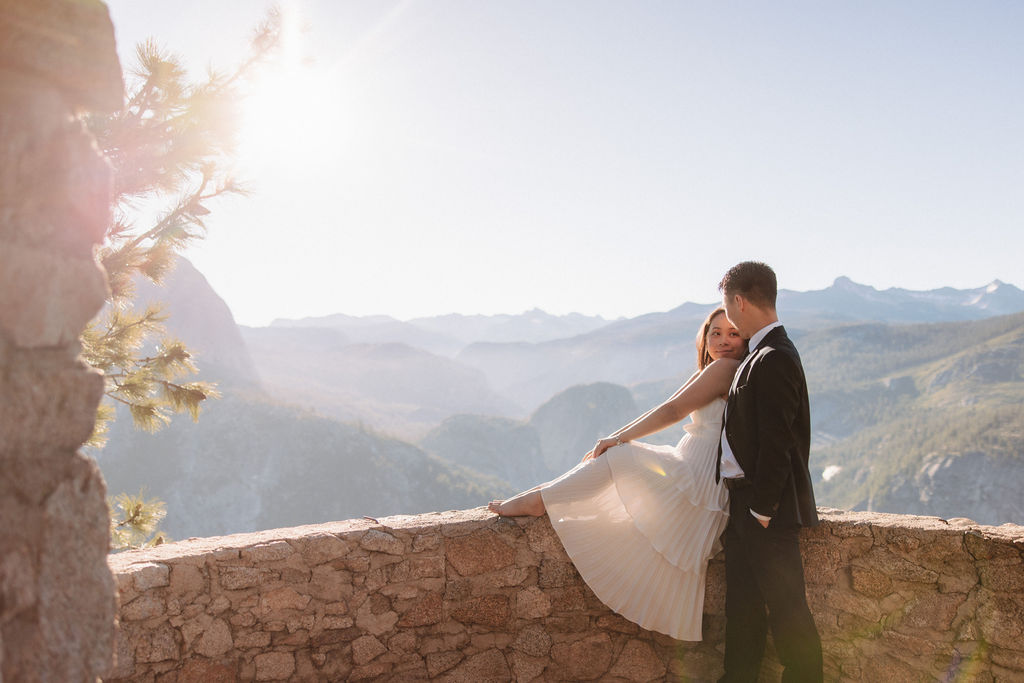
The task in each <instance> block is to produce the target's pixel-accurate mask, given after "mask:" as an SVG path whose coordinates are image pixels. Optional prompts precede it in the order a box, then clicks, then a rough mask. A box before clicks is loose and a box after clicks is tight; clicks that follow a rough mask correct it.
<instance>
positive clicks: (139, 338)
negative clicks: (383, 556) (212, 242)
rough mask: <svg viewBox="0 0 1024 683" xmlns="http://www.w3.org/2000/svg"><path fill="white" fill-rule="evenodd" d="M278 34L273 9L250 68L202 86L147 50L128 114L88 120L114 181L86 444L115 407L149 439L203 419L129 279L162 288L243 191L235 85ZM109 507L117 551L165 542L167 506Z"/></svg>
mask: <svg viewBox="0 0 1024 683" xmlns="http://www.w3.org/2000/svg"><path fill="white" fill-rule="evenodd" d="M280 34H281V17H280V14H279V12H277V11H276V10H271V12H269V13H268V15H267V18H266V20H265V21H264V22H263V23H262V24H260V26H258V27H257V29H256V30H255V32H254V35H253V38H252V41H251V50H250V54H249V55H248V57H247V58H246V59H245V61H243V62H242V63H241V64H240V65H239V66H238V67H237V68H235V69H234V70H233V71H230V72H216V71H212V70H211V71H209V72H208V73H207V74H206V77H205V78H204V79H202V80H200V81H197V82H193V81H191V80H190V79H189V75H188V73H187V72H186V70H185V69H184V68H183V66H182V64H181V62H180V60H179V59H177V58H176V57H175V56H174V55H172V54H170V53H169V52H167V51H166V50H164V49H162V48H160V47H158V46H157V45H156V44H155V43H154V42H153V41H151V40H150V41H146V42H144V43H141V44H140V45H139V46H138V47H137V50H136V65H135V66H134V67H133V68H132V69H130V70H129V71H128V72H126V73H125V88H126V101H125V106H124V108H123V109H122V110H121V111H120V112H117V113H115V114H112V115H110V116H102V117H101V116H89V117H86V125H87V126H88V127H89V129H90V131H91V132H92V133H93V135H94V136H95V137H96V140H97V143H98V144H99V146H100V148H101V150H102V151H103V153H104V154H105V155H106V157H107V159H108V160H109V161H110V163H111V165H112V167H113V178H114V196H113V207H112V221H111V224H110V226H109V228H108V230H107V233H106V236H105V239H104V242H103V244H102V245H101V246H100V248H99V250H98V254H97V255H98V258H99V261H100V263H101V264H102V265H103V267H104V268H105V269H106V272H107V276H108V278H109V282H110V297H109V299H108V301H107V305H106V306H105V308H104V310H103V311H102V312H101V313H100V315H99V316H98V317H97V318H96V319H94V320H93V321H92V322H91V323H90V324H89V325H88V327H87V328H86V329H85V331H84V332H83V334H82V337H81V345H82V358H83V360H85V361H86V362H87V363H89V364H90V365H92V366H93V367H95V368H97V369H99V370H102V371H103V373H104V375H105V377H106V389H105V394H106V399H105V400H104V401H103V402H101V404H100V406H99V409H98V410H97V415H96V426H95V429H94V431H93V434H92V436H91V437H90V439H89V441H88V442H87V444H86V445H88V446H92V447H96V448H100V447H102V446H103V445H104V443H105V442H106V438H107V433H108V430H109V425H110V423H111V422H112V420H113V419H114V418H115V415H116V405H117V404H122V405H124V406H127V408H128V410H129V412H130V414H131V416H132V421H133V422H134V424H135V426H136V427H137V428H139V429H144V430H146V431H150V432H153V431H157V430H159V429H160V428H162V427H164V426H165V425H167V424H169V422H170V421H171V418H172V415H174V414H177V413H188V414H189V415H190V416H191V417H192V419H193V420H198V419H199V414H200V410H201V407H202V404H203V402H204V401H206V400H207V399H211V398H216V397H217V396H218V393H217V391H216V388H215V385H214V384H212V383H210V382H201V381H187V380H186V378H187V377H188V376H190V375H193V374H195V373H196V372H197V367H196V364H195V361H194V358H193V354H192V353H191V352H190V351H189V349H188V348H187V347H186V345H185V344H184V343H182V342H181V341H180V340H177V339H173V338H169V337H167V336H166V333H165V329H164V326H163V323H164V322H165V321H166V319H167V316H166V314H165V313H164V312H163V311H162V308H161V306H159V305H150V306H147V307H146V308H145V309H143V310H137V309H136V307H135V305H134V299H135V294H136V292H135V286H134V282H135V281H136V280H137V279H138V278H143V279H145V280H148V281H150V282H152V283H154V284H157V285H160V284H162V283H163V282H164V279H165V278H166V276H167V275H168V273H169V272H170V271H171V270H172V269H173V266H174V263H175V260H176V258H177V256H178V254H179V253H180V252H181V251H182V250H183V249H184V248H185V247H187V246H188V245H189V244H190V243H192V242H193V241H195V240H197V239H202V238H203V237H204V236H205V234H206V224H205V220H206V217H207V216H208V215H209V214H210V209H209V208H208V206H209V204H210V202H212V201H213V200H216V199H219V198H222V197H226V196H230V195H244V194H245V193H246V191H245V188H244V187H243V186H242V185H241V184H240V183H239V182H237V180H236V179H235V178H234V176H233V174H232V166H233V152H234V149H235V135H234V132H235V129H236V128H237V121H238V113H239V112H238V111H237V104H238V102H239V100H240V97H239V88H240V86H241V85H242V84H243V83H244V82H245V81H246V79H247V78H248V77H250V76H251V72H252V71H253V70H254V68H255V67H257V66H258V65H259V64H260V63H261V62H263V61H264V60H265V59H267V58H268V57H269V56H270V55H271V54H273V53H274V51H275V50H276V49H277V46H278V45H279V44H280ZM110 507H111V510H112V515H113V517H114V520H113V522H112V541H113V545H114V547H115V548H122V547H125V545H126V544H127V545H135V544H136V543H137V542H139V541H140V539H149V540H148V541H146V542H152V539H153V538H157V537H159V535H158V534H157V535H154V534H155V529H156V524H157V523H158V522H159V521H160V519H162V518H163V516H164V514H165V512H164V504H163V503H162V502H160V501H158V500H151V501H146V500H145V499H144V498H143V495H142V492H140V494H139V495H138V496H134V497H133V496H128V495H127V494H121V495H119V496H117V497H116V498H114V499H113V500H111V501H110Z"/></svg>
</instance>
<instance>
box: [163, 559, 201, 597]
mask: <svg viewBox="0 0 1024 683" xmlns="http://www.w3.org/2000/svg"><path fill="white" fill-rule="evenodd" d="M170 573H171V576H170V587H171V593H173V594H174V595H180V596H183V597H186V596H192V595H198V594H199V593H202V592H205V591H206V590H207V586H206V576H205V575H204V574H203V571H202V570H201V569H200V568H199V567H195V566H193V565H190V564H175V565H172V566H171V570H170Z"/></svg>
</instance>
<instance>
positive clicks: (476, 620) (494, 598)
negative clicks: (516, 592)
mask: <svg viewBox="0 0 1024 683" xmlns="http://www.w3.org/2000/svg"><path fill="white" fill-rule="evenodd" d="M510 612H511V610H510V609H509V604H508V598H507V597H506V596H504V595H484V596H481V597H478V598H470V599H469V600H465V601H463V602H460V603H456V604H453V605H451V607H450V608H449V610H448V613H449V615H450V616H451V618H452V619H455V620H456V621H460V622H462V623H465V624H483V625H484V626H490V627H491V628H503V627H504V626H505V625H506V624H507V623H508V619H509V616H510Z"/></svg>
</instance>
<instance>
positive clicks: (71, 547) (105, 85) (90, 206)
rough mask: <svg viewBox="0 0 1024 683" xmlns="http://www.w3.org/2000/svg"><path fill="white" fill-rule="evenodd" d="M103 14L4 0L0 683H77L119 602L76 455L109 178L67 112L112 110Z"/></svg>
mask: <svg viewBox="0 0 1024 683" xmlns="http://www.w3.org/2000/svg"><path fill="white" fill-rule="evenodd" d="M121 93H122V83H121V70H120V65H119V64H118V60H117V54H116V52H115V49H114V33H113V27H112V26H111V23H110V17H109V15H108V14H107V8H106V6H105V5H103V4H102V3H100V2H96V1H95V0H32V1H31V2H26V1H25V0H0V397H2V398H0V401H2V404H0V680H4V681H18V682H22V681H61V682H63V681H87V680H95V679H96V677H97V675H98V674H99V673H101V672H102V671H103V670H105V669H106V668H107V667H108V666H109V661H110V656H111V652H112V649H113V638H114V618H115V615H116V602H115V594H114V581H113V578H112V576H111V574H110V570H109V568H108V567H107V564H106V556H107V552H108V548H109V526H108V525H109V518H108V513H107V507H106V502H105V500H104V499H105V487H104V484H103V479H102V477H101V476H100V473H99V470H98V469H97V467H96V464H95V463H94V462H93V461H91V460H89V459H88V458H85V457H83V456H82V455H80V454H79V453H78V452H77V449H78V447H79V446H80V445H81V444H82V442H84V441H85V439H86V438H88V436H89V434H90V432H91V431H92V425H93V421H94V419H95V414H96V406H97V404H98V403H99V400H100V395H101V393H102V391H103V379H102V377H100V376H99V375H98V374H96V373H93V372H90V371H89V370H87V369H86V368H85V367H84V366H83V365H82V364H81V363H79V361H78V360H77V356H78V353H79V347H78V336H79V334H80V333H81V331H82V329H83V328H84V327H85V324H86V322H87V321H88V320H89V319H90V318H92V317H93V316H94V315H95V314H96V313H97V312H98V311H99V310H100V307H101V306H102V305H103V301H104V299H105V296H106V291H107V285H106V279H105V276H104V274H103V271H102V270H101V268H100V267H99V265H98V264H97V262H96V260H95V259H94V257H93V246H94V245H95V244H96V243H97V242H100V241H101V240H102V239H103V235H104V233H105V231H106V228H107V226H108V224H109V219H110V199H111V195H110V170H109V167H108V166H107V164H106V163H105V162H104V160H103V159H102V158H101V157H100V154H99V152H98V151H97V149H96V147H95V145H94V142H93V140H92V138H91V137H90V136H89V135H88V133H87V132H86V131H85V130H84V128H83V125H82V123H81V121H80V120H79V119H78V118H77V115H78V114H79V113H80V112H82V111H86V110H91V111H98V112H108V111H112V110H115V109H118V108H120V107H121V96H122V94H121Z"/></svg>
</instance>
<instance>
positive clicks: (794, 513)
mask: <svg viewBox="0 0 1024 683" xmlns="http://www.w3.org/2000/svg"><path fill="white" fill-rule="evenodd" d="M750 353H751V357H750V358H749V359H748V360H747V362H745V363H744V364H743V365H742V366H741V367H740V369H739V373H738V374H737V376H736V378H735V380H734V381H733V384H732V387H731V388H730V390H729V405H728V408H727V409H726V424H725V434H726V437H727V438H728V439H729V445H730V446H731V447H732V451H733V454H734V455H735V456H736V461H737V462H738V463H739V465H740V467H741V468H742V469H743V474H744V477H745V478H746V479H747V480H748V481H749V482H750V483H751V484H752V485H753V487H752V490H751V491H750V495H751V503H750V508H751V509H752V510H753V511H754V512H756V513H758V514H761V515H766V516H769V517H771V518H772V521H773V522H774V521H776V520H778V521H780V522H783V523H788V524H799V525H802V526H814V525H816V524H817V523H818V512H817V509H816V508H815V504H814V491H813V489H812V487H811V474H810V471H809V470H808V468H807V460H808V456H809V455H810V450H811V411H810V404H809V402H808V400H807V380H806V378H805V377H804V368H803V365H801V363H800V354H798V353H797V350H796V347H795V346H793V342H792V341H790V339H789V336H788V335H787V334H786V330H785V329H784V328H782V327H777V328H775V329H773V330H772V331H771V332H769V333H768V334H767V335H766V336H765V338H764V339H763V340H762V341H761V343H760V344H759V345H758V346H757V348H756V349H751V351H750Z"/></svg>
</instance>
